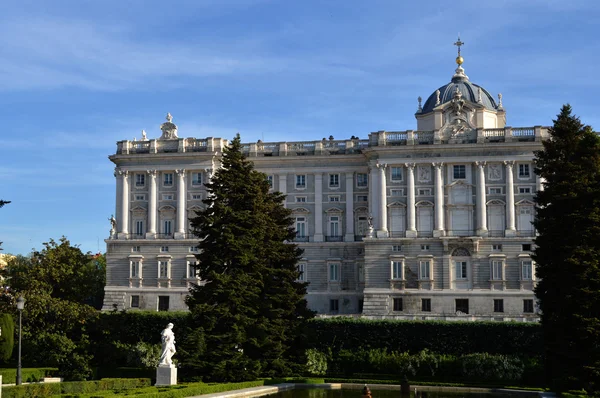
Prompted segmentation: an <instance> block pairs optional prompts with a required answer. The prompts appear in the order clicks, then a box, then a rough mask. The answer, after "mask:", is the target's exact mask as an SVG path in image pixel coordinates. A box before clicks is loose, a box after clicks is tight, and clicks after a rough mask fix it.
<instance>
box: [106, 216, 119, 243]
mask: <svg viewBox="0 0 600 398" xmlns="http://www.w3.org/2000/svg"><path fill="white" fill-rule="evenodd" d="M108 220H109V221H110V237H111V238H112V237H114V236H115V235H116V233H117V220H116V219H115V216H114V215H112V214H111V216H110V218H109V219H108Z"/></svg>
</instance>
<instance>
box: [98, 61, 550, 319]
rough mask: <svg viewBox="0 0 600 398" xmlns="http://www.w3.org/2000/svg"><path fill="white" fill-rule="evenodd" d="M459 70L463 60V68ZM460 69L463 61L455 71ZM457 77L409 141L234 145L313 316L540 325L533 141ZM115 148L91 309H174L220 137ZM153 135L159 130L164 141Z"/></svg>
mask: <svg viewBox="0 0 600 398" xmlns="http://www.w3.org/2000/svg"><path fill="white" fill-rule="evenodd" d="M461 60H462V58H461ZM461 63H462V61H461ZM499 99H500V101H499V102H498V104H496V102H495V101H494V100H493V99H492V98H491V96H490V95H489V93H488V92H487V91H485V90H483V89H482V88H481V87H479V86H477V85H474V84H472V83H470V81H469V79H468V77H467V76H466V75H465V73H464V69H462V66H461V65H460V64H459V66H458V68H457V69H456V71H455V74H454V76H453V77H452V82H451V83H450V84H448V85H446V86H443V87H441V88H440V89H438V90H436V92H434V93H433V94H432V95H431V96H430V98H429V99H428V100H427V102H426V103H425V107H422V106H421V99H420V98H419V108H418V111H417V113H416V119H417V130H408V131H394V132H388V131H378V132H373V133H371V134H369V137H368V139H357V138H351V139H347V140H335V139H333V138H331V139H323V140H321V141H303V142H272V143H264V142H260V141H259V142H257V143H249V144H244V146H243V150H244V151H245V153H246V155H247V156H248V157H249V158H250V159H251V160H252V161H253V162H254V164H255V166H256V168H257V169H258V170H259V171H262V172H264V173H265V174H266V175H267V176H268V178H269V181H270V182H271V184H272V187H273V189H274V190H278V191H280V192H282V193H284V194H286V195H287V199H286V203H285V205H286V207H288V208H290V209H292V211H293V217H294V219H295V225H296V230H297V238H296V241H297V242H296V243H297V244H298V245H300V247H302V248H303V249H304V257H303V260H302V261H301V263H300V264H299V267H300V268H301V270H302V271H303V279H304V280H306V281H308V282H310V284H309V287H308V296H307V300H308V303H309V306H310V307H311V308H312V309H314V310H316V311H318V312H319V313H320V314H362V316H364V317H371V318H406V319H457V320H464V319H472V320H475V319H488V320H490V319H492V320H532V321H535V320H537V319H538V316H537V314H536V305H535V299H534V295H533V288H534V286H535V264H534V263H533V262H532V261H531V258H530V254H531V250H532V245H533V238H534V236H535V231H534V230H533V226H532V224H531V221H532V220H533V215H534V203H533V198H534V195H535V192H536V191H537V190H538V189H541V182H540V181H539V179H538V178H536V176H535V174H534V172H533V163H532V160H533V152H534V151H535V150H539V149H541V141H542V140H543V139H544V138H545V137H546V135H547V129H546V128H544V127H541V126H535V127H527V128H511V127H507V126H506V123H505V118H506V114H505V111H504V109H503V107H502V102H501V96H499ZM165 125H167V127H169V131H168V132H169V134H166V133H165V132H164V131H163V134H162V136H161V138H160V139H152V140H148V139H147V138H146V135H145V133H144V134H143V137H142V140H140V141H135V140H134V141H120V142H118V143H117V153H116V154H114V155H112V156H110V159H111V161H113V162H114V163H115V165H116V169H115V176H116V229H115V231H114V232H113V233H111V237H110V238H109V239H107V240H106V243H107V247H108V249H107V286H106V298H105V303H104V309H105V310H110V309H113V308H117V309H130V308H140V309H153V310H181V309H186V306H185V303H184V299H185V296H186V293H187V289H188V288H189V287H190V286H191V284H193V283H201V281H199V280H197V279H196V277H195V276H194V274H193V269H191V268H190V267H189V264H190V262H192V263H193V262H194V261H195V258H194V254H195V250H196V249H195V245H196V244H197V243H196V240H195V239H194V238H193V236H191V235H190V234H189V221H188V219H189V218H190V217H192V216H193V214H194V210H196V209H200V208H202V206H203V204H202V202H201V200H202V199H204V198H205V197H206V194H207V192H206V189H205V187H204V185H203V184H204V183H205V182H206V181H207V180H209V179H210V178H211V174H212V171H213V170H214V169H215V168H217V167H219V158H220V156H221V153H222V149H223V147H224V146H226V145H227V142H226V140H223V139H220V138H178V137H177V126H176V125H175V124H173V123H172V118H171V117H170V115H169V119H168V122H167V123H165V124H164V125H163V127H164V126H165ZM163 130H164V129H163Z"/></svg>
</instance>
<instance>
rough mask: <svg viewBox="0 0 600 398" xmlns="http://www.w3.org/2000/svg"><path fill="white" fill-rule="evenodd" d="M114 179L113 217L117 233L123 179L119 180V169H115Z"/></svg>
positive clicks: (119, 227)
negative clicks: (115, 182) (115, 186)
mask: <svg viewBox="0 0 600 398" xmlns="http://www.w3.org/2000/svg"><path fill="white" fill-rule="evenodd" d="M114 176H115V179H116V180H117V192H116V197H115V213H114V216H115V217H116V219H117V231H116V232H117V233H118V232H120V231H121V211H122V210H121V205H122V203H123V200H122V199H121V196H122V195H123V179H122V178H121V174H120V169H119V168H118V167H115V172H114Z"/></svg>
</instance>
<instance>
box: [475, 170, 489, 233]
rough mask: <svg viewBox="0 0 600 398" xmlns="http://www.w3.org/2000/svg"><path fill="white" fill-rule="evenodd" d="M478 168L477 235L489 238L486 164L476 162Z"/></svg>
mask: <svg viewBox="0 0 600 398" xmlns="http://www.w3.org/2000/svg"><path fill="white" fill-rule="evenodd" d="M475 165H476V166H477V190H476V192H477V201H476V206H477V235H479V236H487V234H488V229H487V211H486V204H485V162H475Z"/></svg>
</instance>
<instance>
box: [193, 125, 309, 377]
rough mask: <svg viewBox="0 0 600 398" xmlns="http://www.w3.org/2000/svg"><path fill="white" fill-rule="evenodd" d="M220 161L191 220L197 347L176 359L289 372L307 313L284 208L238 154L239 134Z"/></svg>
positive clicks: (229, 370) (240, 372) (218, 368)
mask: <svg viewBox="0 0 600 398" xmlns="http://www.w3.org/2000/svg"><path fill="white" fill-rule="evenodd" d="M221 162H222V167H221V168H219V169H217V170H216V172H215V174H214V176H213V178H212V179H211V181H210V182H209V183H207V184H206V187H207V190H208V198H207V199H205V200H204V204H205V205H206V208H205V209H204V210H202V211H198V212H197V215H196V217H195V218H193V219H192V220H191V221H192V227H193V229H194V233H195V235H196V236H197V237H198V238H200V243H199V246H198V247H199V249H200V253H199V254H198V255H197V264H198V265H197V271H198V276H199V277H200V279H201V280H202V283H201V286H194V287H192V288H191V289H190V296H188V298H187V304H188V306H189V308H190V310H191V312H192V317H193V320H194V323H195V325H196V327H197V328H199V329H200V330H201V332H202V334H203V337H202V338H200V337H199V336H196V337H195V339H194V341H195V343H193V344H194V345H195V346H196V347H201V351H200V352H197V355H196V358H189V359H188V360H187V363H184V364H183V365H184V366H187V367H188V369H189V368H191V367H193V368H195V370H197V371H201V372H203V373H204V375H205V378H207V379H211V380H227V381H232V380H249V379H254V378H256V377H258V376H259V375H262V376H276V375H284V374H290V372H293V371H294V367H295V363H297V362H298V357H299V355H300V353H298V352H297V351H296V350H297V348H296V347H297V346H298V345H297V344H295V343H296V342H297V340H298V338H299V335H300V333H301V328H302V327H303V325H304V322H305V320H307V319H309V318H311V317H313V316H314V313H313V312H312V311H310V310H308V308H307V305H306V299H305V294H306V285H307V284H306V283H301V282H298V281H297V279H298V277H299V273H298V270H297V262H298V260H299V259H300V258H301V255H302V250H301V249H299V248H298V247H297V245H295V244H291V243H288V242H291V241H292V240H293V238H294V236H295V232H294V229H293V227H292V225H293V221H292V219H291V217H290V215H291V212H290V210H288V209H286V208H285V207H284V206H283V201H284V198H285V196H284V195H283V194H281V193H280V192H272V191H271V190H270V186H269V183H268V181H267V176H266V175H265V174H263V173H260V172H258V171H256V170H255V169H254V166H253V164H252V163H251V162H250V161H248V160H247V159H246V158H245V156H244V155H243V154H242V150H241V143H240V136H239V134H238V135H237V136H236V137H235V139H234V140H233V141H232V142H231V144H230V145H229V146H228V147H227V148H225V150H224V152H223V157H222V159H221ZM199 341H202V343H201V344H199V343H198V342H199Z"/></svg>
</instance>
